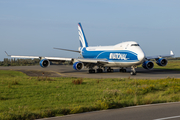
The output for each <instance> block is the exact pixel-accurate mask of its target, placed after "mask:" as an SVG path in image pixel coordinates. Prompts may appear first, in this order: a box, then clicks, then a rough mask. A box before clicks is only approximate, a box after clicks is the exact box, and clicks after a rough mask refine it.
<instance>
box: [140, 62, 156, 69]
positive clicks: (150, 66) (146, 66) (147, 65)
mask: <svg viewBox="0 0 180 120" xmlns="http://www.w3.org/2000/svg"><path fill="white" fill-rule="evenodd" d="M142 66H143V68H144V69H147V70H151V69H153V67H154V63H153V62H151V61H144V62H143V64H142Z"/></svg>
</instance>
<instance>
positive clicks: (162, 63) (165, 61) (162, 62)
mask: <svg viewBox="0 0 180 120" xmlns="http://www.w3.org/2000/svg"><path fill="white" fill-rule="evenodd" d="M156 63H157V64H158V65H159V66H166V65H167V63H168V61H167V60H166V59H164V58H160V59H158V60H157V61H156Z"/></svg>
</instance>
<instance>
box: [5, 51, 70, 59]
mask: <svg viewBox="0 0 180 120" xmlns="http://www.w3.org/2000/svg"><path fill="white" fill-rule="evenodd" d="M5 53H6V55H7V56H9V57H13V58H31V59H32V58H38V59H48V60H49V61H72V58H62V57H43V56H21V55H9V54H8V53H7V52H6V51H5Z"/></svg>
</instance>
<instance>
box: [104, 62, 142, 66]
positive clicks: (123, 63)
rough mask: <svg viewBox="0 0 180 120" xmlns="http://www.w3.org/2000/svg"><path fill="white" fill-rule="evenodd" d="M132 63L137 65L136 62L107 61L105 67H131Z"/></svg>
mask: <svg viewBox="0 0 180 120" xmlns="http://www.w3.org/2000/svg"><path fill="white" fill-rule="evenodd" d="M134 65H139V61H138V62H109V63H108V64H106V65H105V67H131V66H134Z"/></svg>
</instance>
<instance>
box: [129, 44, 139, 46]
mask: <svg viewBox="0 0 180 120" xmlns="http://www.w3.org/2000/svg"><path fill="white" fill-rule="evenodd" d="M131 46H139V44H131Z"/></svg>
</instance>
